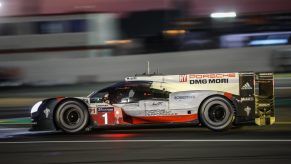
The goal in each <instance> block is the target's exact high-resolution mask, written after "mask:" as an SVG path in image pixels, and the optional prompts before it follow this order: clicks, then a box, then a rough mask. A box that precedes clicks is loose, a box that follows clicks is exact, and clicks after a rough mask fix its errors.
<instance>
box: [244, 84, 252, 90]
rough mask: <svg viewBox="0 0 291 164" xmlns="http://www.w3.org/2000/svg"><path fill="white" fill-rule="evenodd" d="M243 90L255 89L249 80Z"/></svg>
mask: <svg viewBox="0 0 291 164" xmlns="http://www.w3.org/2000/svg"><path fill="white" fill-rule="evenodd" d="M241 89H242V90H251V89H253V88H252V86H251V85H250V83H249V82H246V83H245V84H244V85H243V86H242V87H241Z"/></svg>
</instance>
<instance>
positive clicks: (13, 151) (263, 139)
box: [0, 124, 291, 164]
mask: <svg viewBox="0 0 291 164" xmlns="http://www.w3.org/2000/svg"><path fill="white" fill-rule="evenodd" d="M0 132H1V135H0V138H1V139H0V163H1V164H6V163H7V164H8V163H30V164H31V163H50V164H52V163H58V164H67V163H89V164H91V163H199V164H208V163H238V164H240V163H242V164H245V163H248V162H250V163H270V164H271V163H282V164H283V163H290V161H291V125H286V124H283V125H282V124H279V125H273V126H270V127H258V126H248V127H243V128H240V129H231V130H229V131H226V132H212V131H209V130H208V129H206V128H203V127H192V126H190V125H188V127H183V128H182V127H176V128H173V127H172V126H166V127H135V128H129V129H128V128H123V129H121V130H120V129H119V130H117V129H109V130H104V129H95V130H93V131H92V132H88V133H85V134H78V135H67V134H64V133H62V132H29V131H28V128H15V127H14V128H3V127H2V128H1V129H0Z"/></svg>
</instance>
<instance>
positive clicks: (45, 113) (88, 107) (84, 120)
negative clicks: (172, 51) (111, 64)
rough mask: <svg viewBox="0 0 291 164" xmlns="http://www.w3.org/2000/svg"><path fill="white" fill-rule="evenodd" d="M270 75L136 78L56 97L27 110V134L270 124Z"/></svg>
mask: <svg viewBox="0 0 291 164" xmlns="http://www.w3.org/2000/svg"><path fill="white" fill-rule="evenodd" d="M273 81H274V80H273V74H272V73H253V72H247V73H238V72H235V73H211V74H186V75H141V76H134V77H127V78H125V81H123V82H119V83H116V84H114V85H112V86H109V87H107V88H104V89H102V90H99V91H95V92H93V93H91V94H90V95H89V96H87V97H57V98H50V99H46V100H43V101H40V102H37V103H36V104H35V105H34V106H33V107H32V109H31V117H32V121H33V127H32V130H53V129H61V130H63V131H64V132H67V133H77V132H82V131H84V130H85V129H91V128H94V127H101V126H116V125H129V124H162V123H166V124H167V123H171V124H172V123H186V122H189V123H194V124H199V123H201V124H202V125H204V126H206V127H208V128H209V129H211V130H214V131H222V130H225V129H228V128H230V127H231V126H232V125H240V124H249V123H256V124H258V125H271V124H273V123H274V122H275V117H274V82H273Z"/></svg>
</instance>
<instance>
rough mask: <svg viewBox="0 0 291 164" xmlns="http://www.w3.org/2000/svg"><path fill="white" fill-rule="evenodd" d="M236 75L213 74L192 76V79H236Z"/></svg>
mask: <svg viewBox="0 0 291 164" xmlns="http://www.w3.org/2000/svg"><path fill="white" fill-rule="evenodd" d="M235 77H236V74H235V73H212V74H192V75H190V79H222V78H235Z"/></svg>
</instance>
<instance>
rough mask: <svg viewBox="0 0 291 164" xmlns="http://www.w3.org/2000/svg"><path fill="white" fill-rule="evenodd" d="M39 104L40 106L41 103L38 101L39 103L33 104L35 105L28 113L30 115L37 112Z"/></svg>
mask: <svg viewBox="0 0 291 164" xmlns="http://www.w3.org/2000/svg"><path fill="white" fill-rule="evenodd" d="M41 104H42V101H39V102H37V103H35V104H34V105H33V107H32V108H31V110H30V113H31V114H32V113H34V112H37V110H38V108H39V106H40V105H41Z"/></svg>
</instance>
